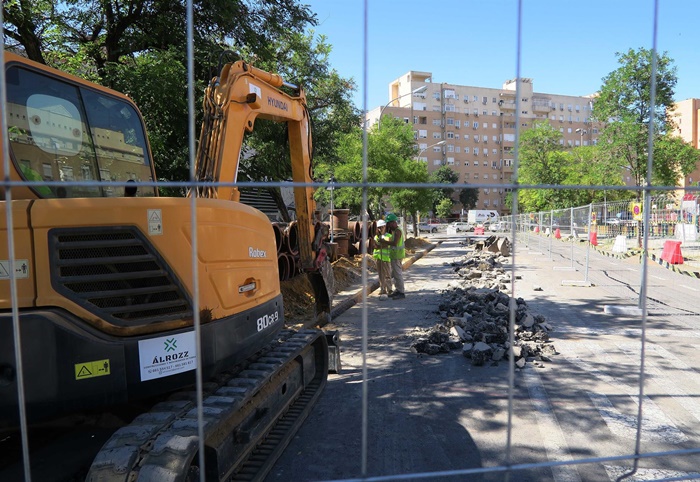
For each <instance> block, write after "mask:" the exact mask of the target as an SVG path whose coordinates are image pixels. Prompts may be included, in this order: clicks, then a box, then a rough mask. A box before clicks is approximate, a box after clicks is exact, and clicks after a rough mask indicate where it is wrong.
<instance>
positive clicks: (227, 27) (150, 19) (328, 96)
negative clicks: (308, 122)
mask: <svg viewBox="0 0 700 482" xmlns="http://www.w3.org/2000/svg"><path fill="white" fill-rule="evenodd" d="M59 6H60V7H61V8H58V7H59ZM3 8H4V14H5V17H4V20H5V25H4V27H5V30H4V32H5V39H6V40H7V41H8V43H9V44H10V46H11V47H13V48H15V49H17V50H23V51H24V52H26V54H27V56H28V57H29V58H31V59H33V60H36V61H38V62H42V63H47V64H49V65H52V66H54V67H57V68H59V69H61V70H64V71H66V72H69V73H73V74H75V75H77V76H79V77H83V78H86V79H89V80H92V81H94V82H98V83H101V84H103V85H106V86H108V87H113V88H115V89H116V90H120V91H123V92H126V93H128V94H129V95H131V96H132V98H133V99H134V101H135V102H136V104H137V105H138V106H139V108H140V110H141V112H142V114H143V116H144V119H145V122H146V125H147V127H148V129H149V136H150V141H151V146H152V151H153V157H154V160H155V163H156V171H157V173H158V175H159V178H160V179H167V180H186V179H188V178H189V176H188V173H189V165H188V159H189V154H188V150H189V141H188V128H187V125H188V124H187V119H188V109H187V102H186V100H187V87H186V85H187V84H186V82H187V75H186V72H187V69H186V52H187V45H186V37H185V34H186V31H185V25H186V23H185V20H186V9H185V2H183V1H182V0H154V1H150V0H149V1H146V0H135V1H132V2H117V1H115V0H99V1H98V0H87V1H86V0H81V1H78V0H68V1H63V2H57V1H51V0H23V1H21V2H20V1H18V0H9V1H6V2H3ZM314 25H316V18H315V15H314V14H313V13H311V11H310V10H309V7H308V6H306V5H303V4H300V3H299V2H297V0H277V1H275V2H269V1H266V0H207V1H206V2H205V1H203V0H195V2H194V29H193V31H194V51H195V75H194V77H195V79H196V81H197V85H196V99H198V98H201V94H202V92H203V88H204V86H205V85H206V83H207V82H208V81H209V80H210V79H211V78H212V77H213V76H216V75H218V74H219V70H220V67H221V66H220V65H219V63H218V61H219V59H220V58H221V57H222V52H225V51H236V52H238V53H240V54H241V55H242V56H243V57H244V59H245V60H246V61H248V62H251V63H252V64H254V65H255V66H256V67H260V68H263V69H267V70H270V71H272V72H276V73H280V74H281V75H282V77H283V78H285V80H287V81H289V82H291V83H295V84H298V85H300V86H301V87H302V88H304V90H305V91H306V94H307V101H308V107H309V111H310V114H311V118H312V122H313V126H312V128H313V136H314V146H315V155H316V159H317V160H318V159H320V160H326V161H327V162H336V163H337V162H339V161H340V158H339V157H338V155H337V147H338V145H337V143H338V142H339V135H340V134H342V133H346V132H349V131H350V129H351V128H352V126H356V125H358V124H359V114H358V112H357V110H356V109H355V107H354V106H353V105H352V102H351V97H352V93H353V91H354V90H355V84H354V82H353V81H352V80H351V79H344V78H342V77H340V75H339V74H338V73H337V71H335V70H333V69H332V68H331V67H330V65H329V59H328V55H329V53H330V51H331V47H330V46H329V45H328V44H327V43H326V41H325V38H323V37H319V38H317V39H316V38H314V36H313V32H311V33H308V34H307V33H305V32H306V31H307V30H308V28H309V27H313V26H314ZM228 60H230V59H227V61H228ZM234 60H235V59H234ZM195 105H196V109H197V112H196V113H195V118H196V119H197V120H199V119H201V102H200V101H199V100H195ZM257 124H258V125H256V130H255V132H253V134H251V135H250V136H248V137H247V138H246V145H245V147H244V148H245V149H246V150H247V152H249V153H251V152H253V153H254V155H253V156H252V157H247V158H246V159H245V161H246V162H243V163H242V165H241V171H242V172H241V175H240V177H239V178H240V179H243V180H245V179H246V178H248V179H254V180H262V179H275V180H279V179H286V178H288V177H289V176H290V165H289V164H290V163H289V160H288V156H287V155H286V152H287V147H286V146H287V134H286V129H285V126H284V125H281V124H279V123H272V122H268V123H266V122H259V123H257ZM196 132H197V134H199V129H198V128H197V129H196ZM168 194H173V193H168ZM175 194H177V193H175Z"/></svg>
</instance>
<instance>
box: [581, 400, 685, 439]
mask: <svg viewBox="0 0 700 482" xmlns="http://www.w3.org/2000/svg"><path fill="white" fill-rule="evenodd" d="M588 397H589V398H590V399H591V401H592V402H593V404H594V405H595V407H596V408H597V409H598V413H600V416H601V417H603V420H604V421H605V424H606V425H607V426H608V428H609V429H610V431H611V432H612V433H613V434H615V435H616V436H618V437H622V438H626V439H628V440H635V439H636V438H637V414H636V412H635V413H634V414H625V413H622V412H620V411H619V410H618V409H617V408H615V407H614V406H613V404H612V402H610V399H609V398H608V397H606V396H605V395H602V394H599V393H593V392H588ZM630 398H631V399H632V401H633V402H635V405H637V406H639V405H638V404H637V403H636V399H635V398H634V397H633V396H630ZM644 398H645V400H644V408H645V410H644V421H643V423H642V431H641V433H640V439H641V440H642V442H658V443H666V444H671V445H677V444H679V443H682V442H685V441H687V440H688V437H687V436H686V435H685V434H684V433H683V432H681V431H680V430H679V429H678V427H676V426H675V424H674V423H673V422H671V420H669V419H668V418H667V417H666V415H664V414H663V412H662V411H661V410H660V409H659V408H658V407H653V408H651V410H649V408H650V407H649V405H648V404H649V403H652V402H651V400H649V399H647V398H646V397H644Z"/></svg>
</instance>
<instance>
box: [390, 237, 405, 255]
mask: <svg viewBox="0 0 700 482" xmlns="http://www.w3.org/2000/svg"><path fill="white" fill-rule="evenodd" d="M392 236H393V235H392ZM390 248H391V251H390V252H389V256H390V258H391V259H392V260H394V259H404V258H405V257H406V248H405V247H404V244H403V231H401V237H400V238H399V242H398V243H396V246H390Z"/></svg>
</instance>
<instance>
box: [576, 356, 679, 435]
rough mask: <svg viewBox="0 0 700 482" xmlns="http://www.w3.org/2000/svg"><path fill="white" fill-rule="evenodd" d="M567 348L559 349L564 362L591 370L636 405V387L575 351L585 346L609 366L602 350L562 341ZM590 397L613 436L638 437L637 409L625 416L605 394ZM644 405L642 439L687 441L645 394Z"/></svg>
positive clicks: (596, 357)
mask: <svg viewBox="0 0 700 482" xmlns="http://www.w3.org/2000/svg"><path fill="white" fill-rule="evenodd" d="M564 346H566V348H565V349H564V350H562V352H564V353H566V355H564V357H565V358H566V360H567V361H569V362H570V363H572V364H573V365H575V366H577V367H578V368H579V369H581V370H583V371H585V372H587V373H590V374H591V375H593V376H594V377H596V378H597V379H599V380H600V381H602V382H605V383H608V384H609V385H611V386H613V387H615V389H616V390H617V391H618V392H621V393H625V394H627V395H628V396H629V397H630V400H632V402H633V403H634V405H635V406H636V407H639V396H638V394H639V387H637V386H636V385H628V384H626V383H624V381H623V380H622V379H620V378H618V377H613V376H611V375H608V374H607V373H604V372H602V371H601V370H599V369H598V368H596V367H594V366H593V365H591V364H590V363H589V362H587V361H584V360H583V359H581V358H580V357H579V356H578V355H577V354H576V348H577V347H584V348H585V349H587V350H589V351H590V354H591V355H592V356H593V358H595V359H598V358H599V357H600V358H601V359H606V362H605V363H602V366H608V365H609V360H608V358H609V357H608V355H607V354H606V352H605V350H603V349H602V347H600V346H599V345H596V344H595V343H565V344H564ZM588 396H589V398H590V399H591V401H592V402H593V403H594V404H595V406H596V408H597V409H598V411H599V412H600V414H601V416H602V417H603V420H605V423H606V424H607V426H608V428H609V429H610V431H611V432H613V433H614V434H615V435H618V436H620V437H624V438H628V439H631V440H634V439H635V438H636V436H637V411H636V410H635V411H634V414H633V415H626V414H623V413H621V412H620V411H619V410H618V409H616V408H615V407H614V406H613V405H612V403H610V401H609V400H608V397H606V396H605V395H599V394H595V393H591V392H589V393H588ZM642 403H643V405H644V419H643V423H642V430H641V434H640V437H641V440H643V441H654V442H663V443H667V444H674V445H675V444H679V443H681V442H685V441H686V440H688V437H687V436H686V435H685V434H684V433H683V432H681V430H680V429H678V427H676V424H675V423H673V421H672V420H671V419H669V418H668V417H667V416H666V415H665V414H664V413H663V411H662V410H661V409H660V408H659V407H658V405H656V403H654V401H653V400H651V399H650V398H649V397H647V396H645V397H644V398H643V401H642Z"/></svg>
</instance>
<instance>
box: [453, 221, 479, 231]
mask: <svg viewBox="0 0 700 482" xmlns="http://www.w3.org/2000/svg"><path fill="white" fill-rule="evenodd" d="M450 226H452V227H453V228H454V229H455V231H457V232H458V233H460V232H462V231H465V232H469V231H474V225H473V224H471V223H467V222H465V221H455V222H453V223H450Z"/></svg>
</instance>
